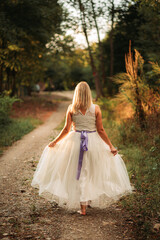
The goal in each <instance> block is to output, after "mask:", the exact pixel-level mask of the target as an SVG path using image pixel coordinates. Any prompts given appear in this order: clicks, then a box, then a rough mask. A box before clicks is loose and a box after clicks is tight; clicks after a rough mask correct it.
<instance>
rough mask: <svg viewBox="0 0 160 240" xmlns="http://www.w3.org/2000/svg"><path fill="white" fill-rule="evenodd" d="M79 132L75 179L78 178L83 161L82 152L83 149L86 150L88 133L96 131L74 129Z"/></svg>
mask: <svg viewBox="0 0 160 240" xmlns="http://www.w3.org/2000/svg"><path fill="white" fill-rule="evenodd" d="M76 132H80V133H81V143H80V152H79V161H78V169H77V180H79V177H80V174H81V168H82V162H83V153H84V151H88V134H87V133H92V132H96V131H85V130H84V131H78V130H77V131H76Z"/></svg>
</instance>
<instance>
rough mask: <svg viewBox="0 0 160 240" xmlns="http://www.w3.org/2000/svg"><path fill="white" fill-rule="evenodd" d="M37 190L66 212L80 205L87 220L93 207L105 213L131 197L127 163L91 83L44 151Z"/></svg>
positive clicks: (35, 180)
mask: <svg viewBox="0 0 160 240" xmlns="http://www.w3.org/2000/svg"><path fill="white" fill-rule="evenodd" d="M71 127H72V131H70V130H71ZM32 186H33V187H38V188H39V194H40V195H42V196H44V197H45V198H47V199H49V200H51V201H56V202H57V203H58V204H59V205H60V206H62V207H66V208H68V209H77V208H78V205H79V202H80V206H81V210H80V211H79V212H80V214H82V215H86V207H87V206H88V205H89V204H91V205H92V206H95V207H100V208H105V207H106V206H108V205H109V204H111V203H113V202H114V201H117V200H118V199H119V198H120V197H121V196H124V195H126V194H128V193H131V192H132V188H131V185H130V181H129V177H128V173H127V170H126V167H125V164H124V162H123V160H122V158H121V156H120V155H119V154H118V153H117V150H116V149H115V147H114V146H113V145H112V143H111V141H110V140H109V138H108V136H107V134H106V133H105V130H104V128H103V125H102V114H101V110H100V108H99V106H98V105H95V104H93V103H92V96H91V91H90V88H89V86H88V84H87V83H86V82H80V83H79V84H78V85H77V86H76V88H75V92H74V97H73V101H72V104H71V105H70V106H69V107H68V110H67V114H66V122H65V126H64V128H63V129H62V131H61V133H60V134H59V135H58V136H57V137H56V138H55V139H54V140H53V141H52V142H51V143H49V145H48V146H46V148H45V149H44V151H43V154H42V156H41V159H40V161H39V164H38V166H37V169H36V172H35V174H34V177H33V181H32Z"/></svg>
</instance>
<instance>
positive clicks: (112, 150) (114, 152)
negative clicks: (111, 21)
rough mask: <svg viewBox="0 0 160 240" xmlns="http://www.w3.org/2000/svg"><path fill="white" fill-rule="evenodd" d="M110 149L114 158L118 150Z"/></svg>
mask: <svg viewBox="0 0 160 240" xmlns="http://www.w3.org/2000/svg"><path fill="white" fill-rule="evenodd" d="M110 149H111V153H113V155H114V156H115V155H116V154H117V153H118V150H117V149H116V148H115V147H113V146H112V147H111V148H110Z"/></svg>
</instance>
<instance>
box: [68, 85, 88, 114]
mask: <svg viewBox="0 0 160 240" xmlns="http://www.w3.org/2000/svg"><path fill="white" fill-rule="evenodd" d="M91 104H92V95H91V90H90V87H89V85H88V84H87V83H86V82H80V83H78V84H77V86H76V88H75V90H74V95H73V101H72V105H71V111H72V112H73V113H75V112H77V111H78V110H79V109H80V108H84V109H87V108H89V107H90V106H91Z"/></svg>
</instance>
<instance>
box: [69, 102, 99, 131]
mask: <svg viewBox="0 0 160 240" xmlns="http://www.w3.org/2000/svg"><path fill="white" fill-rule="evenodd" d="M72 121H73V129H74V130H78V131H82V130H87V131H95V130H96V116H95V105H94V104H91V106H90V108H89V109H87V110H86V113H85V114H82V112H81V111H80V110H78V112H77V113H74V114H72Z"/></svg>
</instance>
